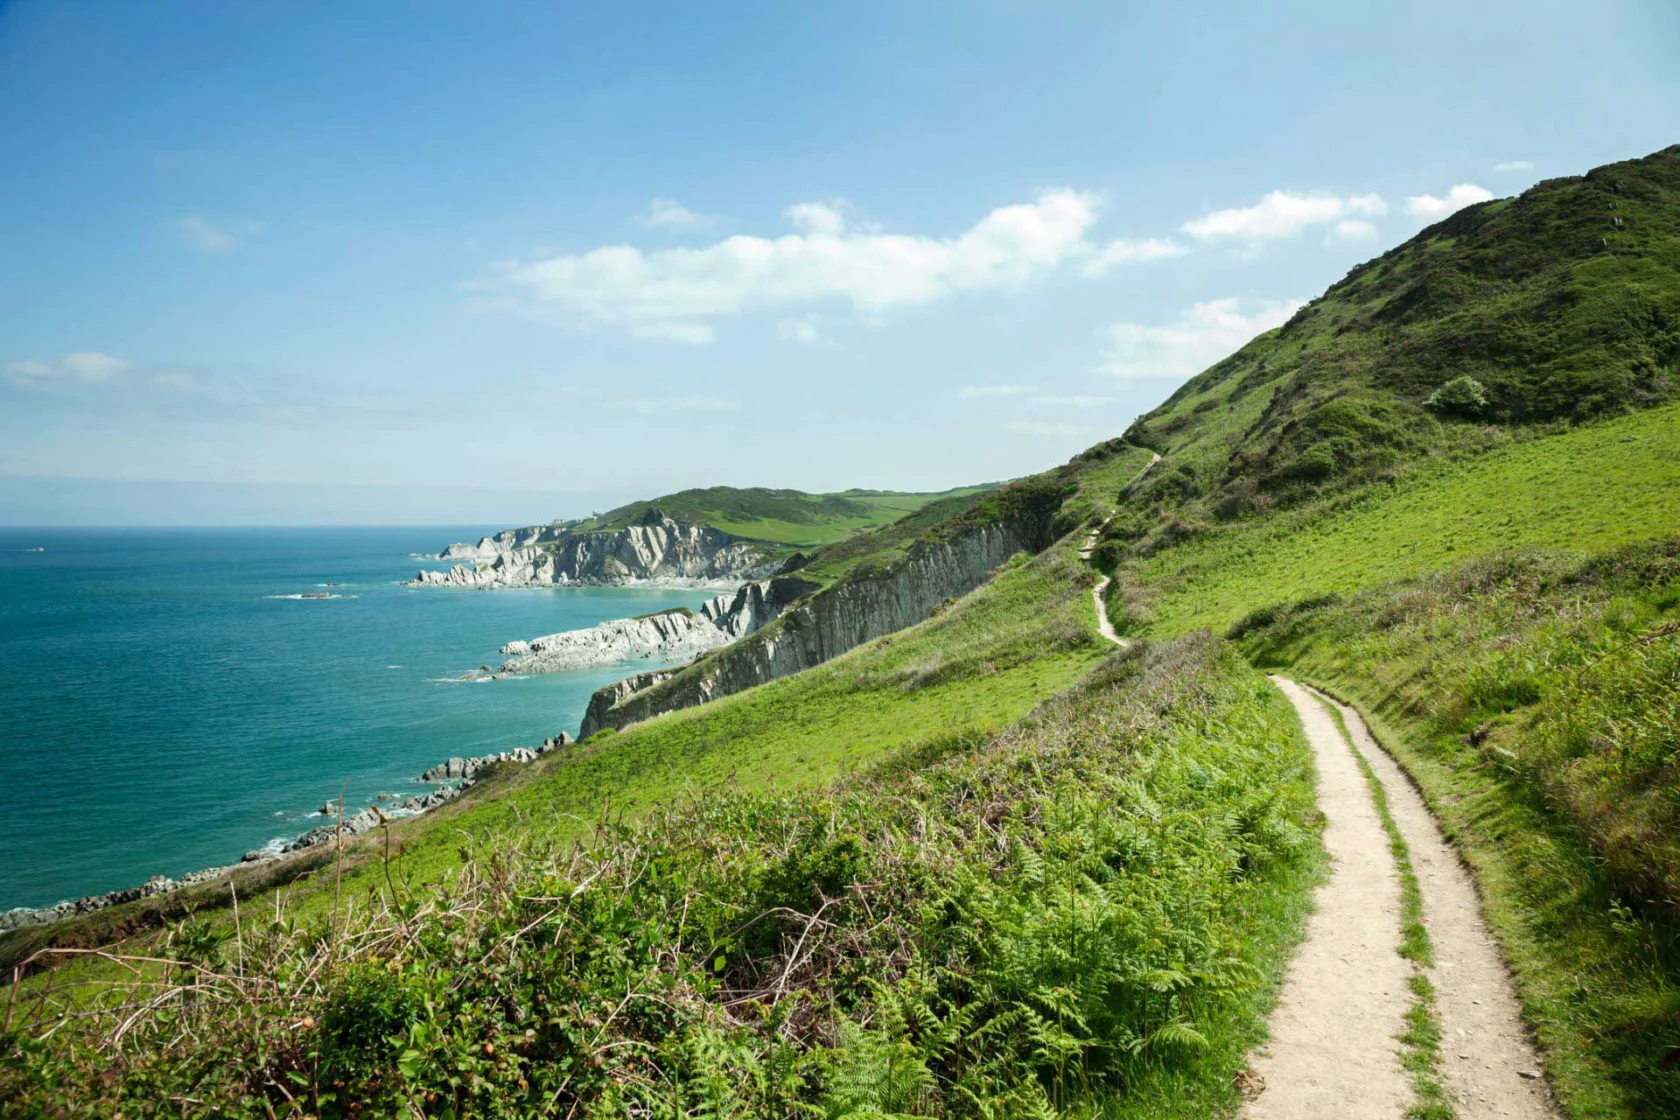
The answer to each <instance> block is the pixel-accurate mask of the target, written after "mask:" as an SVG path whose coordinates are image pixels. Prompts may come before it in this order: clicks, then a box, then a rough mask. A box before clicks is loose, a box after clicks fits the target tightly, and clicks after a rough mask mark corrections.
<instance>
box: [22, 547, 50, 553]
mask: <svg viewBox="0 0 1680 1120" xmlns="http://www.w3.org/2000/svg"><path fill="white" fill-rule="evenodd" d="M24 551H25V552H45V551H46V549H44V548H40V547H36V548H26V549H24Z"/></svg>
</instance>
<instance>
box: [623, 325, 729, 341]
mask: <svg viewBox="0 0 1680 1120" xmlns="http://www.w3.org/2000/svg"><path fill="white" fill-rule="evenodd" d="M630 333H631V335H633V336H634V337H636V338H641V339H646V340H647V341H649V342H676V343H680V344H681V345H683V346H710V345H711V344H712V342H713V340H714V339H715V338H716V332H715V331H713V330H712V327H711V324H709V323H646V324H643V325H641V326H637V327H631V328H630Z"/></svg>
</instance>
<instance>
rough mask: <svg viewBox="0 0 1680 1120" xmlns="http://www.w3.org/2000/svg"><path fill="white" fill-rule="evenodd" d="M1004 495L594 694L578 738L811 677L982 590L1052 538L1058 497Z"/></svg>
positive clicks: (1046, 491) (1031, 490)
mask: <svg viewBox="0 0 1680 1120" xmlns="http://www.w3.org/2000/svg"><path fill="white" fill-rule="evenodd" d="M1011 490H1013V491H1014V492H1013V493H1010V492H1009V491H1006V492H1005V493H1006V494H1008V495H1009V497H1008V499H1007V500H1005V501H1003V502H1001V503H999V506H998V508H997V509H996V510H986V511H983V510H981V509H976V510H975V511H974V512H975V516H972V517H965V518H961V519H959V520H958V521H956V522H955V523H954V524H952V525H949V526H946V527H944V528H943V530H942V531H941V532H940V533H938V534H936V535H935V536H933V537H931V538H930V539H923V540H917V541H916V542H914V543H913V544H911V545H910V546H909V547H908V548H907V549H906V550H905V551H904V553H903V554H902V555H901V556H899V557H897V558H896V559H894V560H893V561H892V562H890V563H887V564H883V565H880V566H875V565H863V566H860V567H859V568H857V569H855V570H853V571H852V572H850V573H848V574H847V575H846V576H845V577H844V578H841V579H839V580H838V581H836V582H835V583H833V584H831V585H829V586H827V587H825V588H823V589H821V590H818V591H814V592H812V593H811V594H808V595H805V596H803V597H801V598H800V599H798V600H796V601H794V602H792V603H791V604H788V605H786V606H785V608H783V609H781V610H779V611H778V612H777V613H776V615H775V617H774V618H773V619H771V620H770V621H768V622H762V621H761V622H760V623H759V625H758V626H757V627H756V629H754V630H753V631H752V632H751V633H750V634H748V635H747V636H746V637H744V638H741V639H740V640H738V641H736V642H734V643H732V644H730V645H728V646H725V647H723V648H721V649H718V650H715V651H713V652H710V653H708V654H705V655H702V656H701V657H700V658H699V659H697V660H696V661H695V662H694V663H693V664H691V665H688V666H686V667H684V668H681V669H677V670H674V671H673V670H659V671H655V672H650V673H642V674H639V675H637V676H634V677H630V678H627V679H625V680H622V681H619V682H617V683H615V684H612V685H608V686H607V687H605V688H602V689H600V690H598V691H597V692H596V693H595V695H594V696H593V697H591V699H590V702H589V709H588V711H587V713H586V714H585V715H584V718H583V725H582V727H581V728H580V730H579V736H580V738H581V737H587V736H588V735H591V734H593V733H595V732H596V731H599V730H601V729H603V728H609V727H611V728H621V727H625V726H627V725H629V724H631V723H635V722H637V721H638V720H643V719H647V718H648V717H650V716H654V715H658V714H660V713H662V712H669V711H676V710H678V709H680V708H690V707H694V706H695V705H698V704H703V703H705V702H706V701H708V700H713V699H716V698H718V697H720V696H728V695H730V694H732V693H736V692H741V691H744V690H745V689H748V688H752V687H754V686H755V685H760V684H764V683H766V682H768V681H772V680H775V679H777V678H779V677H785V676H788V675H789V674H792V673H797V672H800V671H801V670H804V669H809V668H811V667H812V666H814V665H819V664H821V663H822V662H824V661H827V660H828V659H829V658H831V657H835V656H838V655H839V654H842V653H845V652H846V651H847V650H849V649H852V648H853V647H855V646H858V645H861V644H863V643H864V642H868V641H871V640H873V639H875V638H879V637H881V636H883V635H885V634H890V633H893V632H894V631H897V630H902V629H903V628H905V627H906V626H912V625H914V624H916V623H918V622H921V621H922V620H923V619H925V618H927V617H928V615H929V614H930V613H931V612H932V610H933V608H934V607H935V606H937V605H938V604H940V603H941V602H943V601H945V600H946V599H949V598H951V597H953V596H956V595H963V594H966V593H967V592H969V591H972V590H973V589H974V588H976V587H978V586H980V584H982V583H984V582H985V581H986V580H987V578H989V577H990V575H991V573H992V572H993V571H994V570H995V569H996V568H997V567H998V566H999V565H1000V564H1002V563H1003V562H1004V561H1006V560H1008V559H1009V558H1010V557H1011V556H1013V555H1015V554H1016V553H1018V552H1038V551H1041V550H1042V549H1044V548H1045V547H1047V546H1048V545H1049V544H1050V543H1051V541H1052V540H1053V539H1054V538H1053V523H1054V520H1055V515H1056V511H1057V509H1058V508H1059V506H1060V504H1061V499H1062V497H1063V496H1064V495H1065V491H1064V490H1063V489H1062V488H1061V487H1059V486H1055V485H1048V484H1039V485H1033V486H1026V487H1021V488H1019V489H1017V488H1011ZM988 514H992V516H988ZM757 586H758V585H755V584H749V585H748V586H747V587H744V588H742V592H741V593H742V594H751V589H752V588H754V587H757Z"/></svg>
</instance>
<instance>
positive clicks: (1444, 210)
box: [1406, 183, 1493, 222]
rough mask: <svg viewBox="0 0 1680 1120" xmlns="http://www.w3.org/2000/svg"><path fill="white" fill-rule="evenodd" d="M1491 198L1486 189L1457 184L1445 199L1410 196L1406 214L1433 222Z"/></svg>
mask: <svg viewBox="0 0 1680 1120" xmlns="http://www.w3.org/2000/svg"><path fill="white" fill-rule="evenodd" d="M1492 197H1493V192H1492V191H1490V190H1488V189H1487V188H1486V187H1480V186H1477V185H1476V184H1475V183H1459V184H1458V185H1456V186H1455V187H1453V188H1452V189H1451V190H1449V191H1448V192H1447V194H1446V197H1445V198H1437V197H1436V196H1434V195H1432V194H1418V195H1412V196H1411V197H1410V198H1408V199H1406V213H1408V214H1410V215H1411V216H1412V217H1414V218H1423V219H1424V220H1426V221H1431V222H1434V221H1439V220H1440V219H1442V218H1444V217H1446V216H1447V215H1448V214H1452V213H1456V212H1457V211H1459V210H1462V209H1464V208H1465V207H1466V206H1473V205H1475V204H1476V203H1478V202H1487V201H1488V200H1489V199H1491V198H1492Z"/></svg>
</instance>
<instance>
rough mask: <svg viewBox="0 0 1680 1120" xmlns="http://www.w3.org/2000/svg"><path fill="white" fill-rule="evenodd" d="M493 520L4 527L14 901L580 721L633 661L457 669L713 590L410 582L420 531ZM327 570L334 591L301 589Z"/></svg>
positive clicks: (127, 869)
mask: <svg viewBox="0 0 1680 1120" xmlns="http://www.w3.org/2000/svg"><path fill="white" fill-rule="evenodd" d="M484 531H485V530H484V529H483V528H482V527H477V528H460V527H455V528H400V529H384V528H381V529H255V530H253V529H227V530H199V529H173V530H153V529H142V530H136V529H109V530H88V529H43V530H17V529H0V792H3V796H4V799H5V800H4V802H3V803H0V805H3V808H0V909H6V908H10V907H13V906H44V905H50V904H52V903H55V902H58V901H60V900H61V899H66V898H74V897H79V896H82V895H87V894H97V893H101V892H104V891H108V890H113V889H115V888H118V887H125V886H129V885H132V884H135V883H139V882H142V881H144V880H145V879H146V878H148V877H149V876H152V875H157V874H164V875H170V876H175V875H179V874H182V873H184V872H187V871H191V870H194V869H196V868H200V867H206V866H212V865H216V864H223V863H229V862H233V861H235V860H237V859H238V858H239V856H240V855H241V854H242V853H243V852H245V851H247V850H249V849H251V848H257V847H261V846H262V845H263V844H264V843H266V842H267V841H269V840H272V839H274V838H276V837H283V836H293V835H296V834H297V833H300V832H303V831H306V830H307V829H308V828H309V827H310V824H311V823H316V824H318V823H320V822H319V818H317V819H316V820H315V821H314V822H310V821H308V820H306V819H305V817H306V815H307V814H308V813H309V812H311V811H312V810H313V809H314V808H315V807H316V806H318V805H320V804H321V803H322V802H323V801H325V800H327V799H329V798H332V797H336V796H337V795H338V792H339V790H340V788H341V787H342V788H345V789H346V795H345V804H346V806H347V808H350V809H352V810H353V809H355V808H357V807H359V806H360V805H362V804H364V803H366V802H367V801H368V800H370V799H371V798H372V797H373V796H374V795H376V794H378V793H382V792H396V793H403V794H405V795H406V794H410V793H414V792H417V791H418V790H420V789H423V788H426V787H418V786H416V785H414V783H413V782H412V781H411V780H410V779H412V778H413V777H414V776H415V775H416V774H419V773H420V772H421V771H422V770H424V769H425V768H426V767H428V766H431V765H432V764H433V763H436V762H440V761H442V760H443V759H445V758H448V757H450V756H452V755H481V754H488V753H490V752H492V751H500V750H506V749H508V748H510V747H515V746H534V745H536V744H538V743H540V742H541V741H542V739H543V737H544V736H545V735H549V734H553V733H554V732H557V731H562V730H564V731H571V732H574V733H575V732H576V731H577V726H578V721H579V720H580V719H581V718H582V716H583V710H584V707H585V705H586V704H587V703H588V700H589V694H590V693H591V692H592V691H593V690H594V689H596V688H598V687H599V686H600V685H602V684H605V683H607V682H608V681H613V680H617V679H618V678H620V677H622V676H624V675H625V674H626V672H627V671H629V669H630V668H631V667H608V668H603V669H599V670H587V671H579V672H571V673H554V674H549V675H546V676H539V677H527V678H511V679H508V680H501V681H487V682H483V683H459V682H457V681H454V680H451V679H450V678H454V677H458V676H459V675H460V674H461V673H463V672H465V671H466V670H470V669H476V668H477V667H478V666H480V665H496V664H499V663H500V661H501V658H500V657H499V656H498V654H497V652H496V651H497V649H498V648H499V647H500V646H501V645H502V643H504V642H506V641H508V640H509V639H512V638H528V637H532V636H535V635H538V634H550V633H554V632H556V631H559V630H570V629H576V628H578V627H583V626H590V625H593V624H594V623H596V622H599V621H602V620H603V619H608V618H620V617H624V616H626V615H634V614H643V613H646V612H648V611H653V610H660V609H662V608H665V607H670V606H678V605H684V606H697V605H698V604H699V603H701V602H702V601H703V600H704V599H706V598H707V597H708V593H706V592H704V591H682V592H677V591H654V590H632V589H619V588H574V589H553V590H548V589H544V590H528V591H526V590H521V591H464V590H451V589H443V588H427V589H416V588H406V587H402V586H400V585H399V582H398V581H400V580H403V579H407V578H410V577H412V576H413V574H414V572H415V571H416V569H418V568H419V567H421V566H422V562H421V561H419V560H416V559H414V558H412V555H411V554H413V553H420V552H430V553H436V552H437V551H438V550H439V549H440V548H442V547H443V546H444V545H445V544H447V543H449V542H450V541H456V540H468V539H472V540H476V539H477V538H478V537H479V536H480V535H482V533H483V532H484ZM36 547H39V548H43V549H45V551H44V552H29V551H25V550H27V549H31V548H36ZM425 566H430V567H438V566H441V565H439V564H438V563H437V562H435V561H434V562H432V563H430V564H427V565H425ZM328 582H331V583H339V584H343V585H344V586H342V587H335V588H330V589H325V590H329V591H330V592H332V593H334V594H338V595H342V596H343V597H342V598H338V599H329V600H302V599H296V598H286V597H285V596H295V595H299V594H304V593H307V592H313V591H318V590H323V589H322V588H320V586H319V585H320V584H322V583H328ZM648 664H649V663H648V662H645V661H643V662H638V663H637V664H636V665H635V666H634V668H645V667H647V666H648Z"/></svg>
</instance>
